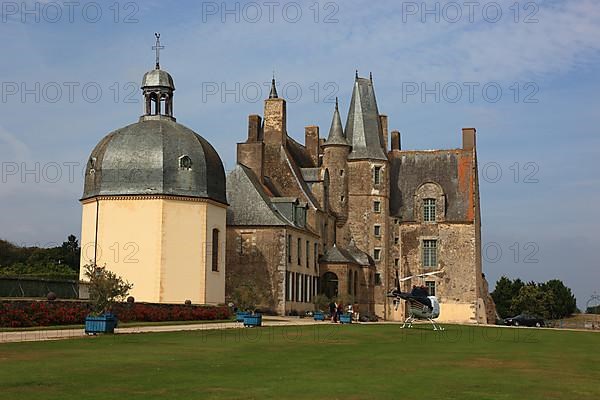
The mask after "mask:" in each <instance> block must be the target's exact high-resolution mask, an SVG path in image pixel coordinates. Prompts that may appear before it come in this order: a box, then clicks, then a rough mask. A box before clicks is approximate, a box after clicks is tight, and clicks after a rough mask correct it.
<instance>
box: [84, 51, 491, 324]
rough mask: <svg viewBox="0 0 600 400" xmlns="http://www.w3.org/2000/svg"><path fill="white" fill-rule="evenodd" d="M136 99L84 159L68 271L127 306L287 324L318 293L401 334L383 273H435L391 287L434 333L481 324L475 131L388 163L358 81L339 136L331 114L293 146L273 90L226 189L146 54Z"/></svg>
mask: <svg viewBox="0 0 600 400" xmlns="http://www.w3.org/2000/svg"><path fill="white" fill-rule="evenodd" d="M156 48H160V46H159V42H158V41H157V46H156ZM142 92H143V96H144V102H145V103H144V104H145V108H144V115H142V116H141V117H140V118H139V121H138V122H136V123H134V124H131V125H128V126H126V127H124V128H121V129H118V130H116V131H114V132H112V133H109V134H108V135H107V136H106V137H105V138H103V139H102V140H101V141H100V142H99V143H98V145H97V146H96V147H95V149H94V150H93V151H92V153H91V155H90V157H89V160H88V163H87V168H86V175H85V186H84V193H83V196H82V199H81V202H82V205H83V213H82V234H81V243H82V244H83V249H82V255H81V263H82V265H84V264H87V263H90V262H91V263H97V264H106V265H107V267H109V268H110V269H111V270H113V271H114V272H116V273H117V274H118V275H120V276H122V277H124V278H125V279H127V280H129V281H130V282H132V283H133V284H134V287H133V290H132V291H131V294H132V295H133V296H134V297H135V298H136V300H137V301H145V302H158V303H181V302H184V301H188V300H189V301H191V302H192V303H198V304H219V303H225V302H230V301H234V300H235V299H236V298H239V296H240V295H243V294H244V293H246V294H250V295H252V296H253V297H255V298H256V299H257V304H256V306H257V307H259V308H261V309H263V310H265V311H270V312H273V313H278V314H281V315H285V314H295V313H303V312H306V311H312V310H314V304H313V302H314V300H315V296H317V295H325V296H326V297H327V298H330V299H332V298H336V299H338V301H341V302H343V303H345V304H349V303H351V304H354V305H355V307H357V308H358V310H359V312H360V313H361V314H363V315H365V314H366V315H371V316H373V315H376V316H378V317H379V318H384V319H389V320H400V319H403V318H404V317H405V314H406V310H405V308H404V306H402V307H400V308H399V309H398V310H396V309H395V308H394V306H393V304H392V303H391V301H390V300H389V298H387V297H386V293H387V292H388V291H389V290H390V289H391V288H392V287H394V286H395V277H396V274H398V275H399V276H400V277H402V278H404V277H408V276H412V275H420V274H423V273H425V272H431V271H439V273H438V274H436V275H434V276H428V277H427V278H423V277H415V278H413V279H412V280H407V281H404V282H403V287H402V289H403V290H404V291H409V290H410V288H411V286H412V285H419V286H421V285H423V286H426V287H427V289H428V290H429V293H430V294H431V295H435V296H437V297H438V299H439V301H440V304H441V317H440V320H442V321H456V322H467V323H485V322H487V321H493V319H494V318H495V309H494V304H493V301H492V300H491V298H490V296H489V294H488V287H487V282H486V280H485V277H484V275H483V273H482V268H481V219H480V212H479V185H478V178H477V152H476V143H475V142H476V134H475V129H472V128H465V129H463V131H462V147H460V148H456V149H450V150H436V151H405V150H402V149H401V145H400V134H399V132H398V131H392V132H391V134H388V119H387V117H386V116H385V115H382V114H380V112H379V108H378V106H377V101H376V98H375V91H374V88H373V81H372V79H371V78H368V79H367V78H360V77H358V74H357V76H356V77H355V80H354V88H353V92H352V99H351V101H350V107H349V110H348V114H347V118H346V123H345V125H343V124H342V118H341V115H340V110H339V108H338V104H337V102H336V105H335V109H334V111H333V118H332V122H331V127H330V128H329V132H328V134H327V136H326V137H323V138H322V137H321V135H320V130H319V127H318V126H313V125H311V126H307V127H306V128H305V140H304V144H300V143H298V142H296V141H295V140H294V139H292V138H291V137H290V136H289V135H288V131H287V127H286V120H287V107H286V101H285V99H283V98H280V97H279V96H278V94H277V88H276V83H275V80H274V79H273V82H272V87H271V93H270V95H269V98H268V99H266V100H265V105H264V113H263V114H264V115H263V116H262V117H261V116H259V115H250V116H249V117H248V133H247V137H246V139H245V141H243V142H241V143H238V144H237V163H236V166H235V168H234V169H233V170H232V171H231V172H230V173H229V175H228V176H227V177H225V172H224V169H223V164H222V162H221V159H220V158H219V155H218V154H217V152H216V151H215V150H214V148H213V147H212V146H211V145H210V143H208V141H206V140H205V139H204V138H203V137H202V136H200V135H198V134H196V133H195V132H193V131H192V130H190V129H189V128H186V127H185V126H183V125H181V124H179V123H177V122H176V119H175V117H174V113H173V96H174V92H175V85H174V82H173V78H172V77H171V75H170V74H169V73H168V72H166V71H164V70H162V69H161V68H160V65H159V60H158V54H157V62H156V67H155V69H153V70H151V71H149V72H147V73H146V74H145V75H144V77H143V80H142ZM390 136H391V137H390ZM457 136H458V135H457ZM389 142H391V148H388V145H389ZM115 246H116V247H115ZM119 251H121V253H119ZM115 254H117V256H115ZM118 254H121V256H118ZM81 278H82V280H83V279H84V278H85V276H84V275H83V274H82V276H81ZM81 295H82V296H85V294H84V293H82V294H81Z"/></svg>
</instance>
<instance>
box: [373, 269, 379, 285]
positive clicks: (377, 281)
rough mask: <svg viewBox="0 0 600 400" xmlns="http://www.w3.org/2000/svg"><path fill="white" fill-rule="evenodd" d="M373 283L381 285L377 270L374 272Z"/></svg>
mask: <svg viewBox="0 0 600 400" xmlns="http://www.w3.org/2000/svg"><path fill="white" fill-rule="evenodd" d="M374 283H375V285H376V286H381V274H380V273H379V272H375V278H374Z"/></svg>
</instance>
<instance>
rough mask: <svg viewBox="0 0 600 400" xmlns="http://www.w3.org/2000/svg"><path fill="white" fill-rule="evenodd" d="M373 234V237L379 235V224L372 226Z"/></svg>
mask: <svg viewBox="0 0 600 400" xmlns="http://www.w3.org/2000/svg"><path fill="white" fill-rule="evenodd" d="M373 234H374V235H375V237H381V225H375V226H373Z"/></svg>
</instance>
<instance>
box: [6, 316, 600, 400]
mask: <svg viewBox="0 0 600 400" xmlns="http://www.w3.org/2000/svg"><path fill="white" fill-rule="evenodd" d="M599 345H600V334H598V333H586V332H569V331H551V330H543V329H541V330H539V329H538V330H535V329H507V328H474V327H459V326H449V327H447V331H446V332H444V333H440V332H433V331H430V330H425V328H424V327H423V328H421V327H416V328H414V329H411V330H408V329H407V330H400V328H399V327H398V325H383V324H379V325H377V324H374V325H352V326H339V325H332V324H328V323H323V324H321V325H317V326H301V327H272V328H266V327H265V328H257V329H243V330H242V329H239V330H222V331H195V332H177V333H154V334H137V335H117V336H103V337H94V338H84V339H73V340H62V341H54V342H37V343H16V344H1V345H0V393H2V398H4V399H11V400H12V399H14V400H22V399H35V400H39V399H40V398H43V399H45V400H49V399H61V400H69V399H78V400H79V399H103V400H105V399H128V400H129V399H145V400H148V399H237V398H244V399H248V398H256V399H259V398H260V399H417V398H418V399H422V398H440V399H477V400H482V399H514V398H523V399H528V400H531V399H544V400H548V399H578V400H580V399H598V398H600V352H599V351H598V349H599Z"/></svg>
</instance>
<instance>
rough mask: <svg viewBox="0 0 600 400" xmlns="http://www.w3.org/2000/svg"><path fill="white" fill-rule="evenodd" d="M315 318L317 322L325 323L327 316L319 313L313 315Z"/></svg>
mask: <svg viewBox="0 0 600 400" xmlns="http://www.w3.org/2000/svg"><path fill="white" fill-rule="evenodd" d="M313 318H314V319H315V321H325V314H323V313H322V312H319V311H317V312H315V313H314V314H313Z"/></svg>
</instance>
